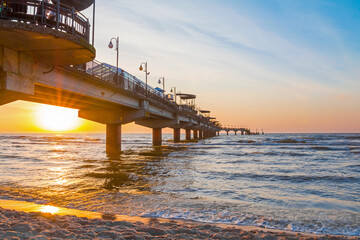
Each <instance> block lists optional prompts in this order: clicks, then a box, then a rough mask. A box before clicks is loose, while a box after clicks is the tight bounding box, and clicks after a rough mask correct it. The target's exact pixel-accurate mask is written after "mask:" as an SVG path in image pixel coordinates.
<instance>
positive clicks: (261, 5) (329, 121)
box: [96, 0, 360, 132]
mask: <svg viewBox="0 0 360 240" xmlns="http://www.w3.org/2000/svg"><path fill="white" fill-rule="evenodd" d="M99 5H100V6H99ZM97 14H98V16H97V26H96V29H97V30H96V33H97V35H96V47H97V49H98V58H99V59H102V60H104V61H110V62H111V61H112V62H114V58H113V57H114V54H113V53H111V52H109V50H108V49H106V43H107V41H108V39H109V38H110V37H111V36H113V35H119V36H120V38H121V47H120V49H121V54H120V55H121V57H120V58H121V60H120V63H121V65H122V66H123V67H124V68H125V69H126V70H128V71H129V72H131V73H134V74H135V75H137V76H138V77H140V78H142V77H143V76H142V75H141V73H140V72H138V71H137V67H138V66H137V65H138V63H140V62H142V61H144V60H147V61H148V62H149V68H150V71H151V72H152V73H151V77H152V78H153V79H152V80H150V81H152V82H153V84H154V85H156V80H157V79H158V77H160V76H163V75H164V76H166V78H167V79H168V84H169V85H171V86H175V85H176V86H177V87H178V89H180V90H182V91H184V92H192V93H196V94H197V95H198V103H199V105H200V106H203V107H204V108H209V109H211V110H213V114H215V115H216V116H217V117H218V119H219V120H221V121H222V122H223V123H225V124H233V125H248V126H251V127H253V128H262V127H263V128H267V129H269V130H270V131H275V132H276V131H290V132H291V131H300V132H306V131H310V132H312V131H324V132H328V131H360V77H359V76H360V27H359V26H360V1H351V0H346V1H339V0H338V1H320V0H317V1H315V0H312V1H307V0H305V1H304V0H301V1H300V0H292V1H289V0H266V1H265V0H256V1H245V0H237V1H216V0H212V1H202V0H198V1H189V0H185V1H164V0H163V1H161V0H148V1H107V2H106V3H102V4H98V12H97ZM169 87H170V86H169ZM340 116H341V117H340Z"/></svg>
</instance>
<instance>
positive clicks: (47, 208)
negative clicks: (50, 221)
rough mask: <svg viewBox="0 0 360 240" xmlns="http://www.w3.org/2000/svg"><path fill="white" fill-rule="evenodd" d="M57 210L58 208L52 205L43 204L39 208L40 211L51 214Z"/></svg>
mask: <svg viewBox="0 0 360 240" xmlns="http://www.w3.org/2000/svg"><path fill="white" fill-rule="evenodd" d="M58 211H59V208H57V207H53V206H43V207H41V209H40V212H42V213H51V214H55V213H57V212H58Z"/></svg>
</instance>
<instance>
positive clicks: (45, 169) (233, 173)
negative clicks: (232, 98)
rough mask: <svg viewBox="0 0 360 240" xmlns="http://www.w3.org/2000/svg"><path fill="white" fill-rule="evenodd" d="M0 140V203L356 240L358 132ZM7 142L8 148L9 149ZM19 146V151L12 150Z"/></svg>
mask: <svg viewBox="0 0 360 240" xmlns="http://www.w3.org/2000/svg"><path fill="white" fill-rule="evenodd" d="M171 137H172V136H171V135H168V134H164V140H165V141H164V144H166V145H167V146H164V147H162V148H152V147H151V135H146V134H125V135H124V136H123V139H124V141H123V149H124V152H123V154H122V155H121V156H118V157H110V156H106V153H105V136H104V135H102V134H83V135H81V134H65V135H51V134H42V135H41V134H33V135H24V134H22V135H15V134H13V135H2V136H0V143H1V144H0V152H1V154H0V165H1V169H0V197H1V198H13V199H18V200H27V201H33V202H37V203H46V202H51V203H52V204H55V205H58V206H64V207H70V208H77V209H82V210H91V211H99V212H103V213H110V214H127V215H136V216H147V217H162V218H179V219H188V220H195V221H201V222H217V223H226V224H239V225H257V226H264V227H268V228H278V229H289V230H295V231H305V232H316V233H326V234H345V235H360V227H359V220H360V204H359V199H360V177H359V166H360V165H359V155H358V154H359V146H360V134H336V135H335V134H268V135H265V136H241V135H240V136H239V135H238V136H220V137H216V138H212V139H208V140H205V141H199V142H197V143H183V144H173V143H171V142H169V141H166V140H168V139H170V138H171ZM11 142H14V144H12V143H11ZM17 146H19V147H17Z"/></svg>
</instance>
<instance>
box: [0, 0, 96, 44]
mask: <svg viewBox="0 0 360 240" xmlns="http://www.w3.org/2000/svg"><path fill="white" fill-rule="evenodd" d="M0 19H5V20H11V21H18V22H24V23H29V24H37V25H40V26H45V27H48V28H55V29H56V30H58V31H62V32H66V33H69V34H72V35H76V36H79V37H81V38H83V39H85V40H86V41H89V37H90V23H89V20H88V19H87V18H86V17H85V16H84V15H83V14H82V13H80V12H78V11H76V10H75V9H74V8H71V7H68V6H66V5H64V4H61V3H60V1H56V4H52V3H49V2H48V1H46V0H43V1H41V0H0Z"/></svg>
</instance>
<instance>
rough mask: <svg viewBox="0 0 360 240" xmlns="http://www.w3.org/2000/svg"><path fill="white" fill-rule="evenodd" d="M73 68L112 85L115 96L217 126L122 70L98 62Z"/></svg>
mask: <svg viewBox="0 0 360 240" xmlns="http://www.w3.org/2000/svg"><path fill="white" fill-rule="evenodd" d="M73 67H74V68H77V70H81V71H83V72H86V73H87V74H89V75H92V76H93V77H95V78H97V79H98V80H101V81H103V82H104V83H106V84H110V85H111V86H112V87H114V88H115V91H114V94H115V93H116V92H117V91H123V92H126V93H128V94H130V95H136V96H137V97H139V98H142V99H146V100H147V101H149V102H153V103H155V104H157V105H159V106H162V107H163V108H167V109H168V110H170V111H172V112H177V113H179V114H186V115H187V116H192V117H193V118H194V119H195V120H197V121H199V122H206V123H207V124H209V125H214V126H215V123H214V124H212V122H210V121H208V119H206V118H204V117H202V116H200V115H198V114H197V112H196V111H194V109H193V108H191V107H188V106H186V105H178V104H176V103H175V102H174V101H171V100H170V99H168V98H167V97H166V95H165V94H164V93H162V92H160V91H157V90H155V89H154V88H152V87H151V86H149V85H148V86H146V84H145V83H144V82H143V81H140V80H139V79H137V78H136V77H135V76H133V75H131V74H129V73H127V72H125V71H123V70H122V69H120V68H119V69H116V67H113V66H111V65H109V64H106V63H101V62H99V61H97V60H94V61H92V62H89V63H87V64H86V67H80V68H78V67H76V66H73Z"/></svg>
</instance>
